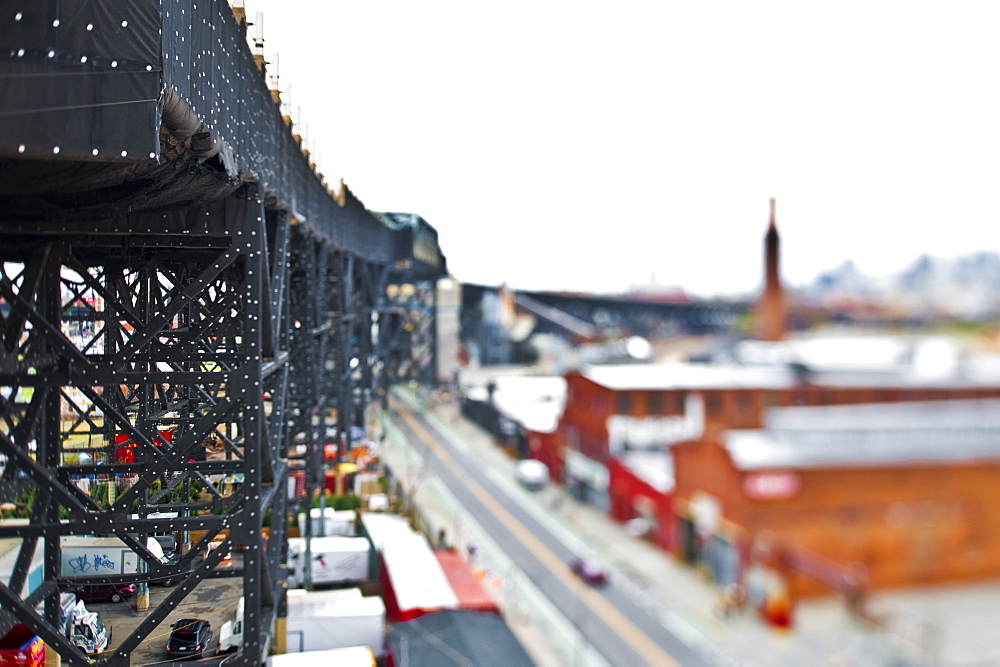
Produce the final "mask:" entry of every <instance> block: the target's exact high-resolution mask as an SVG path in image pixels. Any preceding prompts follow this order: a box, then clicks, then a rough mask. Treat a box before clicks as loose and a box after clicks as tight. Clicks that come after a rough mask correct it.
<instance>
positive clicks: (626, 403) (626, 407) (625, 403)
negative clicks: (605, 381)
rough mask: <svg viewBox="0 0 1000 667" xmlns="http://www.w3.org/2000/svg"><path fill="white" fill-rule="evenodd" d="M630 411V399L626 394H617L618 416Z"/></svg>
mask: <svg viewBox="0 0 1000 667" xmlns="http://www.w3.org/2000/svg"><path fill="white" fill-rule="evenodd" d="M631 409H632V397H631V396H629V395H628V394H618V414H620V415H627V414H629V412H630V411H631Z"/></svg>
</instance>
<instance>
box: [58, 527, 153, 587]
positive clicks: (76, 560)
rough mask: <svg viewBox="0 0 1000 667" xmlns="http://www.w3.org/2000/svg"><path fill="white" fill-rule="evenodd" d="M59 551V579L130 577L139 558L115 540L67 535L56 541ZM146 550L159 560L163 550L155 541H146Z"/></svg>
mask: <svg viewBox="0 0 1000 667" xmlns="http://www.w3.org/2000/svg"><path fill="white" fill-rule="evenodd" d="M59 545H60V547H61V549H62V576H64V577H66V578H73V577H93V576H100V575H102V574H134V573H136V572H138V571H139V563H140V562H142V559H141V558H140V557H139V554H137V553H136V552H135V551H134V550H133V549H132V547H130V546H128V545H127V544H125V542H124V541H123V540H122V539H121V538H118V537H92V536H90V535H68V536H64V537H61V538H59ZM146 548H147V549H149V550H150V552H152V554H153V555H154V556H156V557H157V558H159V559H161V560H162V559H163V549H162V548H161V547H160V543H159V542H157V541H156V539H155V538H152V537H150V538H147V540H146Z"/></svg>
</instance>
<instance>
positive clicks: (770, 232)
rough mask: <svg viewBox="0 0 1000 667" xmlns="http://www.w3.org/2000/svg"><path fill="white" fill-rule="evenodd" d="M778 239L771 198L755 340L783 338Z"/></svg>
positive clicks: (773, 205) (782, 306)
mask: <svg viewBox="0 0 1000 667" xmlns="http://www.w3.org/2000/svg"><path fill="white" fill-rule="evenodd" d="M780 256H781V239H780V238H779V237H778V225H777V222H776V216H775V200H774V199H773V198H772V199H771V220H770V223H769V224H768V227H767V234H766V235H765V236H764V293H763V294H761V296H760V298H759V299H758V300H757V304H756V308H755V313H754V315H755V334H756V338H757V339H758V340H767V341H778V340H783V339H784V338H785V332H786V322H787V318H788V311H787V307H786V305H785V290H784V288H783V287H782V285H781V265H780Z"/></svg>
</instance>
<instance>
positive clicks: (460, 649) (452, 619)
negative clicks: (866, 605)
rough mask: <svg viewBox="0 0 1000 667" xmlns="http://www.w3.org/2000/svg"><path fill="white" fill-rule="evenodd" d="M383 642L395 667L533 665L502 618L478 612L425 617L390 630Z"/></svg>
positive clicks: (453, 610)
mask: <svg viewBox="0 0 1000 667" xmlns="http://www.w3.org/2000/svg"><path fill="white" fill-rule="evenodd" d="M386 639H387V640H388V642H389V651H390V652H391V654H392V659H393V661H394V664H395V665H396V666H397V667H447V666H448V665H462V666H464V665H503V666H504V667H519V666H521V665H523V666H525V667H530V666H531V665H534V662H532V660H531V658H530V657H528V654H527V652H526V651H525V650H524V647H523V646H521V644H520V643H519V642H518V641H517V638H516V637H515V636H514V633H513V632H511V631H510V628H508V627H507V624H506V623H504V621H503V619H502V618H500V617H499V616H497V615H495V614H484V613H482V612H478V611H464V610H457V609H448V610H445V611H438V612H435V613H433V614H424V615H423V616H419V617H417V618H415V619H413V620H412V621H406V622H405V623H395V624H393V625H391V626H389V628H388V629H387V630H386Z"/></svg>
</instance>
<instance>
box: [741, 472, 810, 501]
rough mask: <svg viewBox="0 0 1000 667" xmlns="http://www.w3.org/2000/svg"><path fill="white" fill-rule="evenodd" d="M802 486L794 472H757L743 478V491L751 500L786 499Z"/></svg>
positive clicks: (796, 492)
mask: <svg viewBox="0 0 1000 667" xmlns="http://www.w3.org/2000/svg"><path fill="white" fill-rule="evenodd" d="M801 488H802V482H801V480H800V479H799V476H798V475H797V474H795V473H794V472H758V473H753V474H750V475H747V476H746V477H745V478H744V479H743V493H745V494H746V496H747V498H750V499H751V500H787V499H788V498H794V497H795V496H797V495H798V493H799V489H801Z"/></svg>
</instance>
